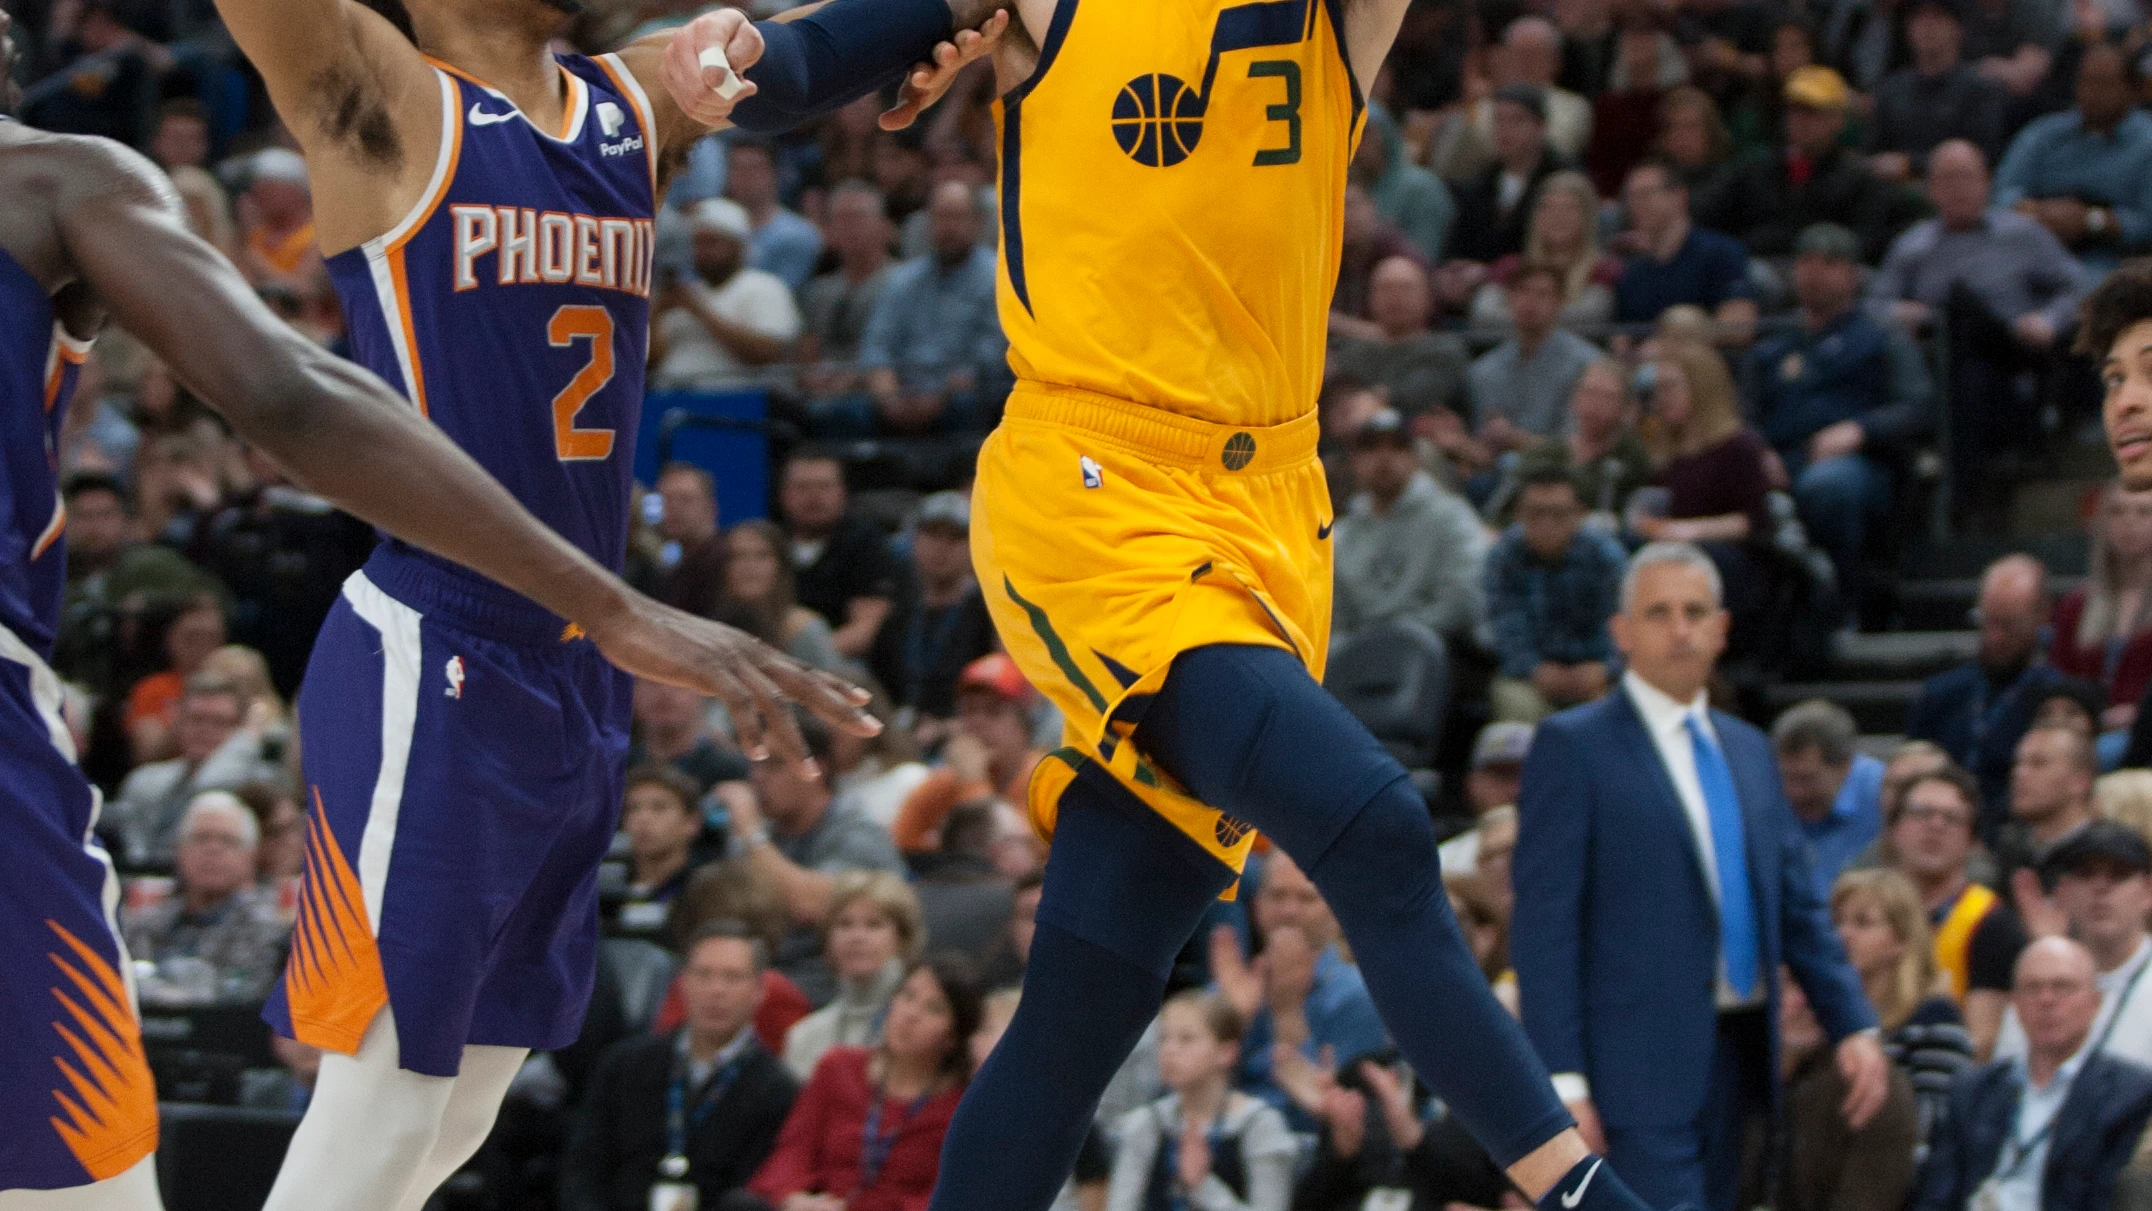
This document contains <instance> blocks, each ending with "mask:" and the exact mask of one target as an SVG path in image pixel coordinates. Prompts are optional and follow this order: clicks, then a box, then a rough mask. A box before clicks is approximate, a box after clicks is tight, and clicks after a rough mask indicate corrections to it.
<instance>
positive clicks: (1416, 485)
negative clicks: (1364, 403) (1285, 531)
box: [1330, 408, 1487, 645]
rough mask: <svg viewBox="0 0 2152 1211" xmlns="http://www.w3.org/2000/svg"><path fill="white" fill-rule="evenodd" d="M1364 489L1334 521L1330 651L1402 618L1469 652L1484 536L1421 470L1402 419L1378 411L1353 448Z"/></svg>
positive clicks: (1464, 507) (1460, 503)
mask: <svg viewBox="0 0 2152 1211" xmlns="http://www.w3.org/2000/svg"><path fill="white" fill-rule="evenodd" d="M1352 478H1353V482H1354V483H1355V484H1357V485H1358V486H1359V488H1360V491H1359V492H1358V493H1357V494H1356V495H1354V496H1353V498H1352V500H1351V502H1350V504H1349V505H1348V506H1347V508H1346V511H1345V515H1344V516H1343V517H1340V518H1338V519H1337V529H1336V533H1335V534H1334V535H1333V541H1334V542H1335V543H1336V547H1335V558H1336V580H1337V586H1336V587H1337V591H1336V594H1335V604H1334V606H1333V613H1332V617H1331V624H1330V625H1331V637H1332V643H1333V645H1338V644H1343V643H1346V642H1349V641H1350V640H1351V639H1352V637H1353V635H1355V634H1357V633H1358V632H1360V631H1363V630H1365V629H1367V628H1368V627H1372V626H1376V625H1378V624H1380V623H1385V622H1392V621H1396V620H1405V621H1409V622H1416V623H1418V624H1420V625H1421V626H1424V627H1426V628H1427V629H1428V630H1429V631H1431V632H1433V633H1434V634H1435V635H1436V636H1438V637H1439V638H1441V639H1442V640H1443V641H1444V642H1445V643H1448V644H1451V645H1457V644H1470V643H1471V642H1472V634H1473V632H1474V631H1475V630H1476V629H1477V628H1478V626H1479V624H1480V620H1481V618H1482V617H1483V616H1484V614H1485V608H1484V604H1483V598H1482V596H1481V588H1480V574H1481V569H1482V568H1483V567H1484V566H1485V564H1486V560H1487V537H1486V531H1485V530H1483V529H1482V528H1481V527H1480V522H1479V515H1478V514H1476V513H1474V512H1473V511H1472V506H1471V505H1469V504H1467V503H1465V501H1464V499H1463V498H1462V497H1460V496H1458V495H1456V494H1455V493H1453V492H1450V491H1449V490H1447V489H1446V488H1444V487H1442V485H1440V484H1438V483H1436V482H1435V479H1434V477H1433V476H1431V475H1429V474H1428V473H1427V472H1426V470H1425V469H1423V468H1422V467H1421V465H1420V455H1419V450H1418V448H1417V444H1416V443H1415V442H1414V440H1413V436H1412V433H1411V430H1410V429H1409V428H1408V427H1407V426H1406V423H1405V419H1404V418H1403V417H1402V416H1400V415H1398V414H1397V413H1396V412H1394V411H1391V410H1390V409H1387V408H1385V409H1383V410H1382V411H1380V412H1377V413H1376V414H1375V415H1374V416H1372V417H1370V418H1369V419H1368V421H1367V423H1366V424H1365V425H1363V426H1361V428H1360V431H1359V433H1358V434H1356V435H1355V436H1354V438H1353V443H1352Z"/></svg>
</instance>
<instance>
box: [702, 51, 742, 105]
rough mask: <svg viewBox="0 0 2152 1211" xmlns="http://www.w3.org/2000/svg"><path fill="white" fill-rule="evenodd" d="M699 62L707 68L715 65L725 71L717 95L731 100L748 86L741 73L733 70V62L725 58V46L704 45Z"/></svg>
mask: <svg viewBox="0 0 2152 1211" xmlns="http://www.w3.org/2000/svg"><path fill="white" fill-rule="evenodd" d="M697 62H699V63H701V64H702V66H703V67H705V68H710V67H714V68H717V69H718V70H719V71H722V72H724V73H725V81H724V83H722V84H719V85H718V86H717V88H716V89H715V91H716V93H717V95H718V96H720V97H723V98H724V99H725V100H727V101H730V100H732V99H733V98H734V97H737V96H739V95H740V90H741V89H743V88H745V87H747V85H746V84H744V83H742V82H741V80H740V73H738V72H736V71H734V70H732V63H731V62H730V61H729V60H727V59H726V58H725V48H724V47H722V46H706V47H703V48H702V54H701V56H700V57H699V58H698V59H697Z"/></svg>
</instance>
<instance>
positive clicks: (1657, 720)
mask: <svg viewBox="0 0 2152 1211" xmlns="http://www.w3.org/2000/svg"><path fill="white" fill-rule="evenodd" d="M1621 686H1622V689H1623V690H1625V691H1627V692H1628V695H1629V701H1630V702H1631V703H1633V704H1635V706H1636V711H1637V714H1639V715H1642V716H1643V717H1644V730H1645V731H1647V732H1650V733H1651V742H1652V744H1654V745H1656V746H1657V747H1658V749H1659V761H1660V763H1661V764H1663V765H1664V766H1665V767H1666V776H1667V778H1668V779H1669V780H1671V781H1672V782H1673V784H1674V797H1675V798H1677V799H1679V800H1681V812H1682V814H1683V815H1685V816H1687V817H1688V818H1689V833H1690V835H1692V836H1693V837H1695V838H1696V856H1697V858H1698V859H1699V860H1701V861H1702V862H1703V864H1704V886H1705V887H1706V888H1708V889H1709V890H1710V892H1711V900H1712V903H1714V904H1717V903H1718V902H1719V901H1721V900H1722V899H1724V898H1725V891H1724V889H1723V888H1721V887H1720V885H1719V850H1718V846H1717V845H1716V844H1715V843H1714V842H1713V840H1712V834H1711V808H1710V806H1709V805H1708V804H1706V803H1705V802H1704V784H1703V782H1702V781H1701V780H1699V779H1698V778H1697V776H1696V742H1695V740H1694V739H1693V738H1692V737H1691V736H1690V735H1689V726H1688V721H1689V720H1690V719H1692V718H1693V719H1695V720H1696V722H1697V726H1699V727H1701V728H1702V729H1703V731H1704V735H1705V736H1706V737H1708V738H1710V740H1711V743H1712V744H1713V745H1714V746H1715V747H1717V749H1718V750H1719V757H1720V759H1721V760H1724V759H1725V757H1726V746H1725V745H1723V744H1720V743H1719V733H1718V729H1717V728H1714V727H1712V726H1711V707H1710V705H1709V703H1708V702H1707V701H1706V698H1705V695H1704V694H1703V693H1701V692H1699V693H1698V694H1697V695H1696V698H1695V700H1694V701H1692V702H1690V703H1688V704H1687V705H1683V704H1682V703H1679V702H1676V701H1674V700H1673V699H1672V698H1669V697H1668V696H1667V695H1666V694H1665V693H1664V692H1663V691H1661V690H1660V689H1659V688H1658V687H1657V686H1655V685H1653V684H1651V683H1650V682H1648V681H1646V680H1644V679H1643V678H1642V677H1639V676H1637V675H1636V670H1634V669H1631V670H1630V671H1628V672H1626V673H1623V674H1622V678H1621ZM1732 769H1733V766H1732V763H1731V762H1728V764H1727V771H1728V773H1729V774H1731V773H1732ZM1761 928H1762V923H1761V922H1758V929H1759V930H1760V929H1761ZM1759 974H1760V973H1759ZM1761 1004H1763V988H1762V985H1761V983H1760V982H1759V984H1758V986H1757V988H1756V991H1755V992H1754V993H1753V994H1751V995H1749V996H1747V997H1742V996H1740V995H1739V994H1737V993H1736V992H1734V987H1733V985H1732V984H1731V983H1729V982H1728V981H1727V979H1726V959H1725V956H1723V955H1722V956H1720V958H1719V1008H1720V1009H1721V1010H1726V1009H1746V1008H1750V1007H1752V1006H1756V1005H1761Z"/></svg>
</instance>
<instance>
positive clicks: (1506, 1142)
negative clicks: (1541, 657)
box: [931, 645, 1570, 1211]
mask: <svg viewBox="0 0 2152 1211" xmlns="http://www.w3.org/2000/svg"><path fill="white" fill-rule="evenodd" d="M1136 740H1137V742H1138V743H1139V744H1140V745H1141V746H1142V747H1143V750H1144V752H1145V753H1146V754H1148V755H1149V757H1150V758H1151V760H1153V761H1154V762H1156V763H1157V765H1158V766H1159V768H1161V769H1163V770H1165V771H1166V772H1167V773H1169V774H1171V775H1172V776H1173V777H1174V778H1175V779H1177V780H1178V781H1179V782H1180V783H1181V784H1182V785H1183V786H1186V787H1188V788H1189V790H1190V791H1191V792H1192V793H1193V794H1195V795H1196V796H1197V797H1198V798H1200V799H1202V800H1203V801H1204V802H1205V803H1208V804H1210V805H1212V806H1214V807H1217V808H1219V809H1221V810H1223V811H1226V812H1228V813H1230V814H1232V815H1234V816H1237V817H1240V818H1241V819H1243V820H1247V821H1249V822H1250V823H1252V824H1254V825H1255V826H1256V827H1257V828H1259V829H1261V830H1262V831H1263V832H1264V833H1266V834H1268V835H1269V837H1270V838H1271V840H1272V841H1274V842H1275V843H1277V844H1278V845H1279V846H1280V847H1281V848H1283V849H1284V850H1285V852H1286V853H1288V854H1290V855H1292V857H1293V859H1294V861H1296V862H1297V863H1299V865H1300V866H1301V868H1302V869H1303V870H1305V871H1306V872H1307V874H1308V877H1309V878H1310V879H1312V880H1314V882H1315V885H1316V887H1317V888H1318V889H1320V890H1321V892H1322V894H1323V898H1324V900H1325V901H1327V902H1328V904H1329V905H1330V908H1331V911H1332V912H1334V913H1335V914H1336V915H1337V919H1338V922H1339V924H1340V925H1341V926H1343V928H1344V931H1345V936H1346V939H1347V940H1348V941H1350V942H1351V943H1352V949H1353V954H1354V956H1355V957H1356V958H1357V959H1358V961H1359V964H1360V970H1361V973H1362V974H1363V976H1365V978H1366V980H1367V986H1368V991H1369V993H1370V994H1372V995H1373V997H1374V999H1375V1005H1376V1008H1377V1009H1379V1010H1380V1011H1381V1013H1382V1018H1383V1021H1384V1022H1385V1023H1386V1024H1387V1025H1388V1026H1389V1029H1390V1033H1391V1034H1392V1036H1393V1037H1395V1038H1396V1040H1397V1042H1398V1044H1399V1046H1400V1047H1401V1048H1402V1049H1403V1051H1404V1053H1405V1056H1406V1058H1407V1059H1408V1060H1410V1061H1411V1063H1412V1066H1413V1068H1414V1070H1415V1071H1416V1072H1418V1073H1419V1075H1420V1076H1421V1077H1422V1078H1423V1079H1424V1080H1426V1082H1427V1083H1428V1085H1429V1086H1430V1087H1432V1088H1433V1089H1434V1090H1435V1092H1436V1093H1437V1094H1438V1095H1440V1096H1441V1098H1442V1099H1443V1100H1444V1101H1445V1102H1447V1103H1448V1104H1449V1107H1450V1110H1451V1111H1452V1113H1454V1114H1456V1116H1457V1117H1458V1119H1459V1120H1460V1121H1462V1122H1463V1123H1464V1125H1465V1126H1466V1127H1467V1128H1469V1129H1470V1130H1471V1131H1472V1133H1473V1134H1474V1135H1475V1136H1476V1137H1478V1139H1479V1140H1480V1142H1481V1144H1482V1145H1484V1146H1485V1147H1486V1148H1487V1150H1488V1152H1489V1153H1490V1154H1491V1155H1492V1156H1493V1157H1494V1159H1495V1162H1496V1163H1497V1164H1499V1165H1502V1166H1504V1167H1505V1168H1506V1167H1507V1166H1509V1165H1511V1164H1513V1163H1514V1162H1516V1161H1517V1160H1519V1159H1521V1158H1522V1157H1524V1156H1525V1155H1526V1154H1528V1153H1530V1152H1531V1151H1532V1150H1533V1149H1534V1148H1537V1147H1538V1146H1539V1145H1541V1144H1543V1143H1545V1142H1546V1141H1547V1140H1549V1139H1551V1138H1553V1136H1554V1135H1555V1134H1557V1133H1558V1132H1560V1131H1561V1130H1562V1129H1563V1128H1564V1127H1567V1126H1569V1125H1570V1119H1569V1115H1568V1113H1567V1112H1566V1111H1564V1110H1563V1109H1562V1106H1561V1103H1560V1102H1559V1101H1557V1100H1556V1098H1555V1096H1554V1092H1553V1089H1552V1088H1551V1086H1550V1083H1549V1081H1548V1079H1547V1073H1546V1069H1545V1068H1544V1067H1543V1066H1542V1065H1541V1064H1540V1062H1539V1059H1538V1057H1537V1056H1536V1055H1535V1054H1533V1052H1532V1049H1531V1046H1530V1044H1529V1043H1527V1042H1526V1040H1525V1037H1524V1031H1523V1030H1522V1029H1521V1028H1520V1027H1519V1026H1518V1025H1517V1023H1516V1021H1515V1020H1514V1019H1512V1018H1511V1017H1510V1016H1509V1014H1508V1013H1507V1012H1505V1011H1504V1010H1503V1009H1502V1007H1501V1005H1500V1004H1498V1003H1497V1002H1496V1001H1495V999H1494V996H1493V994H1491V993H1490V992H1489V991H1488V989H1487V981H1486V979H1485V978H1484V977H1483V976H1482V975H1481V973H1480V970H1479V967H1478V965H1477V964H1476V963H1475V962H1474V961H1473V958H1472V954H1471V951H1470V949H1469V948H1468V947H1467V946H1466V944H1465V940H1464V937H1463V935H1462V934H1461V933H1460V932H1459V931H1458V928H1457V922H1456V920H1455V918H1454V917H1453V916H1452V915H1451V913H1450V905H1449V898H1448V896H1447V895H1446V894H1445V893H1444V891H1443V888H1442V872H1441V863H1440V861H1439V859H1438V856H1437V854H1436V852H1435V834H1434V827H1433V825H1432V823H1431V822H1430V821H1429V820H1428V815H1427V807H1426V804H1424V803H1423V802H1422V801H1421V799H1420V797H1419V795H1418V794H1417V793H1416V792H1415V791H1414V790H1413V789H1412V783H1411V781H1410V780H1409V778H1408V777H1407V776H1406V773H1405V770H1404V768H1403V767H1402V766H1400V765H1398V763H1397V761H1396V760H1395V759H1394V758H1392V757H1391V756H1390V755H1389V754H1388V753H1387V752H1385V751H1384V750H1383V748H1382V746H1381V745H1380V744H1379V743H1378V742H1377V741H1376V740H1375V738H1374V737H1373V736H1371V735H1369V734H1368V732H1367V729H1365V728H1363V727H1361V726H1360V724H1359V722H1358V721H1357V720H1355V719H1354V718H1353V717H1352V715H1351V714H1350V713H1348V712H1347V711H1346V710H1345V709H1344V708H1343V707H1342V706H1340V705H1338V703H1337V701H1336V700H1335V699H1333V698H1332V697H1330V695H1329V694H1327V693H1325V692H1324V691H1323V689H1322V687H1321V686H1319V685H1317V684H1316V682H1315V680H1314V679H1313V678H1311V677H1310V676H1309V675H1308V673H1307V671H1306V669H1304V668H1303V667H1302V666H1301V664H1300V662H1299V661H1298V660H1297V659H1295V658H1294V657H1293V656H1292V655H1291V654H1290V653H1287V652H1284V651H1281V650H1278V649H1275V648H1265V647H1247V646H1238V645H1216V646H1211V647H1204V648H1197V649H1195V650H1193V651H1190V652H1186V653H1183V654H1182V655H1181V657H1180V658H1179V659H1177V660H1176V661H1175V662H1174V664H1173V669H1172V671H1171V673H1170V674H1169V675H1168V676H1167V678H1166V683H1165V685H1164V687H1163V688H1162V689H1161V690H1160V692H1159V694H1158V697H1157V699H1156V700H1155V701H1154V702H1153V703H1152V705H1151V708H1150V710H1149V711H1148V712H1147V713H1146V714H1145V716H1144V720H1143V722H1142V724H1141V725H1140V726H1139V728H1138V730H1137V733H1136ZM1231 879H1232V876H1231V873H1230V872H1229V871H1227V870H1226V868H1225V867H1224V866H1223V865H1221V864H1220V863H1219V862H1217V861H1216V860H1215V859H1213V858H1211V857H1210V856H1209V855H1208V854H1207V853H1205V852H1204V851H1203V850H1202V849H1201V848H1199V847H1198V846H1197V845H1196V844H1195V843H1194V842H1192V841H1190V840H1188V839H1187V838H1186V837H1184V836H1182V835H1181V834H1180V833H1179V832H1178V831H1176V830H1175V829H1174V828H1173V827H1172V826H1171V825H1169V824H1167V823H1166V822H1165V821H1164V820H1163V819H1161V818H1160V817H1159V816H1157V815H1156V814H1155V813H1153V812H1151V811H1150V810H1149V809H1148V808H1146V807H1144V806H1143V805H1142V804H1141V803H1140V802H1138V801H1137V800H1136V799H1135V798H1134V796H1132V795H1130V794H1129V793H1128V792H1127V791H1125V790H1123V789H1122V788H1121V787H1120V786H1119V785H1118V784H1116V783H1114V782H1113V780H1112V779H1111V778H1110V777H1108V776H1107V775H1105V774H1104V773H1103V772H1101V771H1100V770H1098V769H1097V768H1096V767H1091V768H1087V769H1086V770H1085V771H1084V772H1083V773H1081V774H1079V775H1078V777H1077V778H1076V780H1075V782H1074V783H1073V784H1072V785H1071V786H1070V787H1069V789H1068V791H1067V792H1066V793H1065V794H1064V796H1063V798H1062V800H1061V809H1060V819H1059V823H1058V825H1057V826H1056V829H1055V835H1054V843H1053V849H1052V854H1051V856H1050V857H1049V859H1048V861H1047V864H1046V886H1045V889H1044V891H1043V893H1042V895H1041V898H1040V902H1039V918H1038V932H1037V935H1036V936H1035V938H1034V940H1033V942H1032V944H1031V957H1030V961H1029V963H1028V964H1027V966H1026V970H1025V973H1024V996H1023V1001H1022V1003H1021V1004H1020V1005H1019V1006H1018V1009H1017V1013H1016V1018H1015V1020H1014V1021H1013V1022H1011V1023H1010V1025H1009V1030H1008V1033H1007V1034H1005V1035H1003V1036H1002V1040H1001V1043H1000V1045H999V1046H997V1047H996V1048H995V1049H994V1054H993V1055H992V1057H990V1058H989V1059H988V1060H987V1062H986V1064H985V1066H984V1067H982V1068H981V1069H980V1070H979V1072H978V1075H977V1076H976V1077H974V1078H973V1080H972V1084H971V1088H970V1090H969V1091H968V1092H967V1093H966V1094H965V1096H964V1102H963V1105H962V1106H961V1107H960V1108H959V1109H958V1111H957V1114H956V1119H955V1121H954V1122H953V1123H952V1124H951V1126H950V1129H949V1135H948V1139H947V1142H946V1144H945V1145H944V1147H943V1150H942V1167H941V1181H940V1184H939V1186H938V1187H937V1189H936V1190H935V1194H934V1201H933V1203H932V1207H931V1211H1045V1209H1046V1207H1047V1206H1048V1205H1049V1204H1051V1203H1052V1202H1053V1199H1054V1195H1055V1193H1056V1192H1057V1191H1059V1189H1060V1188H1061V1185H1062V1183H1063V1181H1065V1180H1066V1178H1067V1176H1068V1173H1069V1171H1070V1167H1071V1166H1072V1165H1073V1164H1074V1163H1075V1159H1076V1152H1077V1149H1078V1147H1079V1146H1080V1145H1081V1144H1082V1142H1083V1136H1084V1130H1085V1127H1086V1126H1087V1124H1088V1123H1089V1122H1090V1119H1091V1115H1092V1113H1093V1112H1094V1110H1095V1108H1096V1106H1097V1104H1098V1099H1099V1095H1100V1094H1101V1093H1103V1092H1104V1090H1105V1088H1106V1083H1107V1081H1108V1080H1110V1079H1111V1078H1112V1076H1113V1074H1114V1072H1115V1070H1116V1069H1118V1068H1119V1067H1120V1065H1121V1062H1122V1060H1123V1059H1124V1058H1125V1057H1126V1056H1127V1055H1128V1052H1129V1050H1130V1049H1131V1048H1132V1047H1134V1045H1135V1042H1136V1039H1137V1038H1138V1037H1139V1036H1140V1035H1141V1034H1142V1033H1143V1030H1144V1027H1145V1026H1146V1025H1148V1024H1149V1022H1150V1020H1151V1018H1152V1017H1153V1016H1154V1015H1155V1014H1156V1013H1157V1012H1158V1004H1159V1000H1160V998H1161V997H1162V996H1163V995H1164V991H1165V986H1166V976H1167V974H1168V972H1169V971H1170V970H1171V964H1172V962H1173V958H1174V956H1175V955H1176V954H1177V953H1178V952H1179V950H1180V948H1181V946H1182V944H1183V943H1184V942H1186V941H1187V939H1188V937H1189V935H1190V934H1191V933H1192V932H1193V931H1194V929H1195V928H1196V925H1197V923H1198V921H1199V920H1200V919H1201V917H1202V915H1203V912H1204V910H1205V908H1206V907H1207V906H1208V905H1209V904H1210V902H1211V901H1212V900H1213V899H1215V898H1216V897H1217V895H1218V894H1219V892H1221V891H1223V890H1224V888H1225V887H1226V885H1227V884H1228V883H1229V882H1231Z"/></svg>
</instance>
